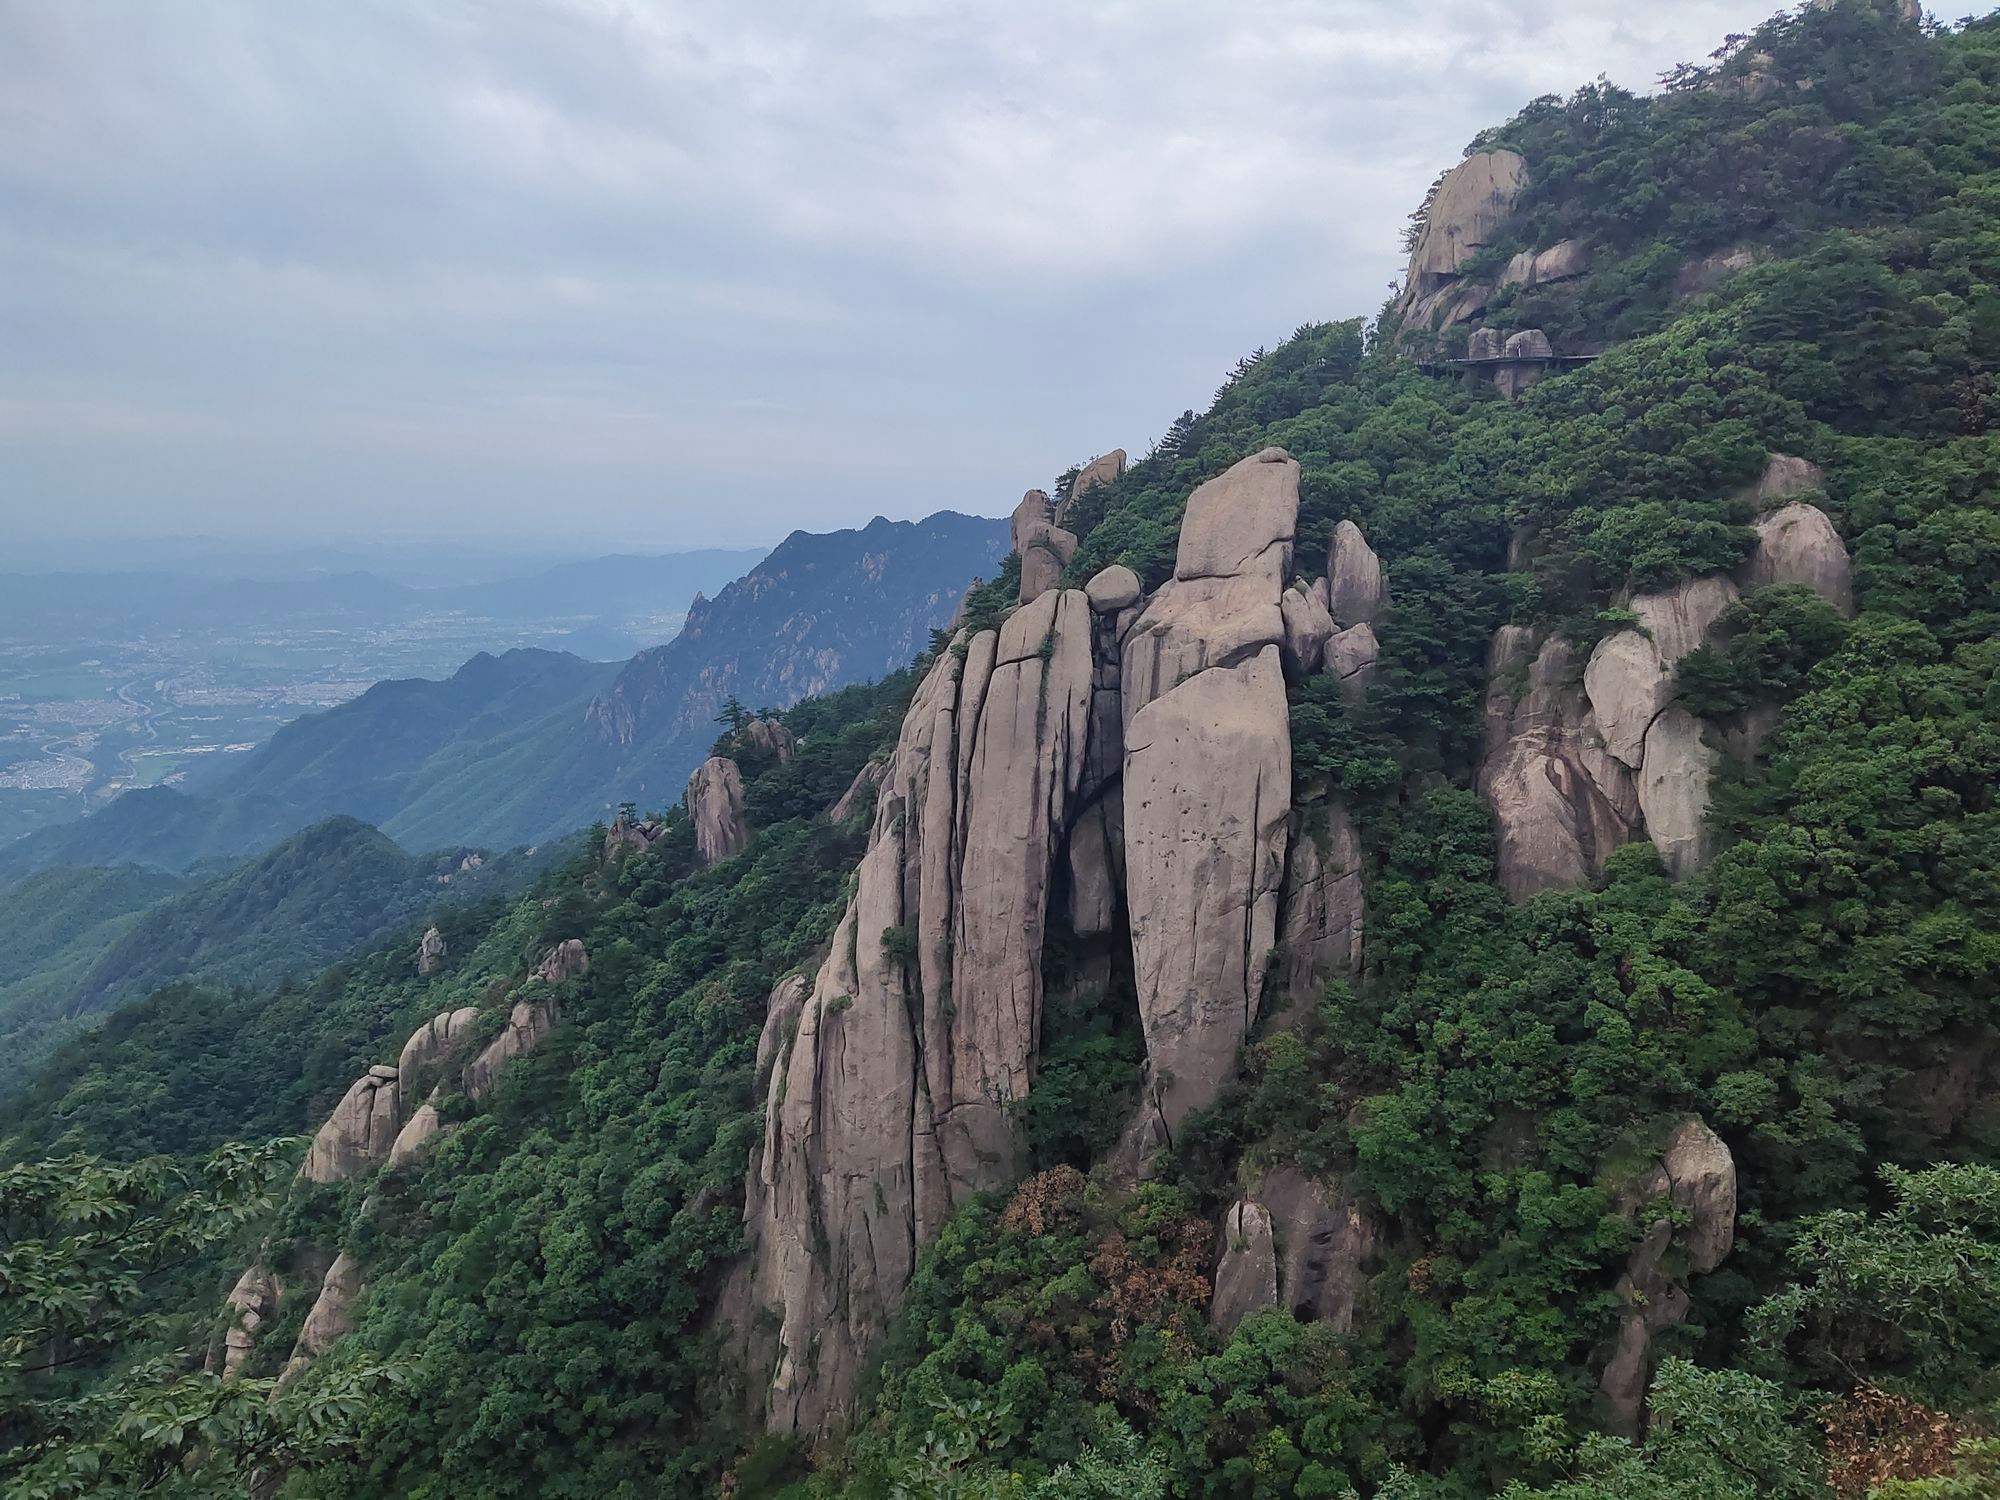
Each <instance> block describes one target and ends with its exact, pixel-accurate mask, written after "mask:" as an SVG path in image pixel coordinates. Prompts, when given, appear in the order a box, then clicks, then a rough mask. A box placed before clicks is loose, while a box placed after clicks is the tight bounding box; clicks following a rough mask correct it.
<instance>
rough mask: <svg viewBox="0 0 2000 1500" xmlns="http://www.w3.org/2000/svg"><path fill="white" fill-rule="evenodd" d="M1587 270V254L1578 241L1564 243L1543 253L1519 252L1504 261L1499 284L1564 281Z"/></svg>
mask: <svg viewBox="0 0 2000 1500" xmlns="http://www.w3.org/2000/svg"><path fill="white" fill-rule="evenodd" d="M1589 269H1590V252H1589V251H1588V250H1586V249H1585V248H1584V246H1583V241H1581V240H1564V241H1562V242H1561V243H1560V244H1555V245H1551V246H1549V247H1548V249H1546V250H1540V251H1537V250H1523V251H1521V253H1520V254H1518V255H1516V256H1515V257H1514V258H1513V259H1512V260H1510V261H1508V262H1507V269H1506V270H1504V271H1502V272H1501V273H1500V285H1501V286H1503V287H1509V286H1541V285H1543V284H1545V283H1547V282H1551V281H1568V280H1570V279H1572V278H1573V277H1577V276H1581V275H1582V274H1583V273H1584V272H1585V271H1587V270H1589Z"/></svg>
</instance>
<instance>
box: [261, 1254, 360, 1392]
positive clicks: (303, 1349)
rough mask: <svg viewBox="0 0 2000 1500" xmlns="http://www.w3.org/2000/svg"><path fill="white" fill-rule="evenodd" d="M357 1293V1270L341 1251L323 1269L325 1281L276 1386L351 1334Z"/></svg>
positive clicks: (358, 1275) (355, 1264)
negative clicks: (331, 1262)
mask: <svg viewBox="0 0 2000 1500" xmlns="http://www.w3.org/2000/svg"><path fill="white" fill-rule="evenodd" d="M361 1291H362V1286H361V1267H360V1266H359V1265H358V1264H357V1263H356V1261H355V1259H354V1257H353V1256H351V1255H349V1254H348V1253H347V1252H346V1251H345V1250H343V1251H341V1252H340V1254H339V1255H337V1256H335V1257H334V1261H333V1264H332V1265H331V1266H328V1267H327V1271H326V1279H325V1280H324V1281H323V1282H321V1283H320V1288H319V1296H318V1297H317V1298H316V1299H315V1300H314V1302H313V1305H312V1311H311V1312H309V1313H307V1314H306V1321H305V1326H304V1327H303V1328H301V1329H300V1330H299V1341H298V1343H297V1344H296V1345H294V1346H293V1348H292V1357H291V1359H290V1360H289V1361H287V1362H286V1365H285V1372H284V1374H283V1375H281V1376H280V1377H279V1383H280V1384H283V1383H285V1382H288V1381H290V1380H293V1379H294V1378H296V1377H297V1376H298V1375H299V1374H301V1373H302V1372H303V1371H304V1370H305V1368H306V1366H307V1365H309V1364H311V1363H312V1362H313V1361H314V1360H315V1359H317V1358H319V1356H320V1355H322V1354H324V1353H326V1351H327V1350H329V1349H331V1348H332V1347H333V1346H334V1345H335V1344H337V1343H339V1342H340V1340H342V1339H344V1338H346V1337H347V1335H348V1334H349V1333H351V1332H353V1330H354V1304H355V1303H356V1302H357V1301H359V1300H360V1297H361Z"/></svg>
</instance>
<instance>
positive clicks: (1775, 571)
mask: <svg viewBox="0 0 2000 1500" xmlns="http://www.w3.org/2000/svg"><path fill="white" fill-rule="evenodd" d="M1755 526H1756V530H1757V546H1756V549H1755V550H1754V551H1753V552H1751V554H1750V559H1749V561H1748V562H1747V563H1746V564H1745V566H1744V583H1745V585H1746V586H1747V587H1749V588H1753V589H1754V588H1763V587H1766V586H1768V585H1771V584H1779V583H1791V584H1804V585H1805V586H1806V587H1807V588H1809V589H1811V590H1813V592H1815V593H1816V594H1818V595H1819V596H1820V597H1821V598H1822V599H1824V600H1826V602H1827V603H1829V604H1831V605H1832V606H1833V607H1834V608H1835V609H1837V610H1839V611H1840V612H1841V613H1842V614H1844V615H1850V614H1853V613H1854V566H1853V564H1852V563H1851V562H1850V561H1849V559H1848V556H1847V547H1846V545H1845V544H1844V543H1843V542H1842V541H1841V540H1840V533H1839V532H1838V531H1835V530H1834V528H1833V522H1832V521H1831V520H1830V519H1829V518H1828V517H1827V514H1826V512H1825V511H1823V510H1821V509H1820V508H1819V507H1818V506H1817V505H1808V504H1806V503H1805V502H1804V501H1800V500H1794V501H1792V502H1790V503H1789V504H1786V505H1781V506H1779V507H1778V509H1776V510H1774V511H1771V512H1769V513H1768V514H1766V515H1762V516H1759V517H1758V518H1757V520H1756V522H1755Z"/></svg>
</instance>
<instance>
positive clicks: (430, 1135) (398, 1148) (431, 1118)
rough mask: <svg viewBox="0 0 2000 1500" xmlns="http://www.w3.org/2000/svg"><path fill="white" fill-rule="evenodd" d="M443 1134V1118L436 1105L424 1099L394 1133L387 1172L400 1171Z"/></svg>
mask: <svg viewBox="0 0 2000 1500" xmlns="http://www.w3.org/2000/svg"><path fill="white" fill-rule="evenodd" d="M443 1134H444V1116H443V1115H441V1114H439V1113H438V1107H437V1105H435V1104H433V1103H432V1102H431V1101H430V1100H428V1099H426V1100H425V1101H424V1102H423V1103H422V1104H419V1105H418V1106H417V1107H416V1108H415V1109H413V1110H411V1111H410V1118H409V1119H407V1120H405V1121H404V1122H403V1128H402V1129H401V1130H399V1131H397V1132H396V1140H395V1143H394V1144H393V1145H392V1146H390V1147H389V1163H388V1166H389V1170H390V1171H391V1172H400V1171H402V1170H403V1168H405V1167H407V1166H408V1165H409V1164H410V1163H411V1162H413V1161H415V1160H416V1159H417V1158H418V1157H420V1156H422V1155H423V1154H424V1152H425V1151H427V1150H428V1149H430V1144H431V1142H433V1141H435V1140H436V1139H437V1138H438V1137H439V1136H441V1135H443Z"/></svg>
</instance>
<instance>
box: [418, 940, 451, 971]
mask: <svg viewBox="0 0 2000 1500" xmlns="http://www.w3.org/2000/svg"><path fill="white" fill-rule="evenodd" d="M447 951H448V950H447V948H446V946H445V940H444V934H443V933H442V932H439V931H438V930H437V928H435V927H427V928H425V929H424V936H423V941H421V942H420V943H418V944H417V974H418V977H420V978H428V977H429V976H430V975H432V974H435V973H436V972H437V971H438V969H439V968H440V967H442V966H443V964H444V958H445V953H446V952H447Z"/></svg>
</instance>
